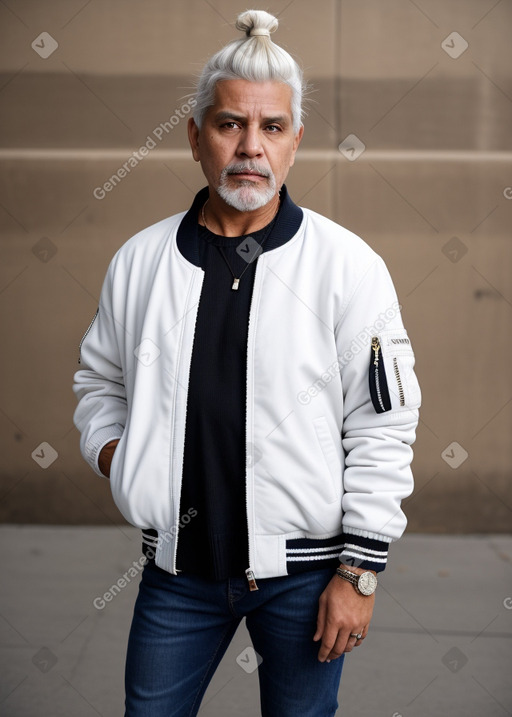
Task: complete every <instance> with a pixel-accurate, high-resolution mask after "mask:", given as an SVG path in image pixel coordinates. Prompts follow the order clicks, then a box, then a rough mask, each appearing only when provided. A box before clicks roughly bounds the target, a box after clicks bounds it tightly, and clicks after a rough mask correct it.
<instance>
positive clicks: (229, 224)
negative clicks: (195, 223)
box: [199, 190, 279, 237]
mask: <svg viewBox="0 0 512 717" xmlns="http://www.w3.org/2000/svg"><path fill="white" fill-rule="evenodd" d="M278 207H279V193H276V194H275V196H274V197H273V198H272V199H271V200H270V202H268V203H267V204H265V205H264V206H263V207H260V208H259V209H254V210H253V211H251V212H240V211H238V209H235V208H234V207H231V206H230V205H229V204H226V202H224V200H223V199H221V198H220V197H219V195H218V194H217V192H215V191H211V190H210V197H209V199H208V200H207V204H206V205H205V207H204V215H205V219H206V223H207V225H208V226H207V229H209V230H210V231H212V232H214V233H215V234H220V235H222V236H225V237H238V236H242V235H245V234H250V233H251V232H256V231H258V230H259V229H263V227H264V226H266V225H267V224H269V223H270V222H271V221H272V219H273V218H274V216H275V215H276V213H277V210H278ZM199 222H200V224H203V225H204V221H203V218H202V212H201V211H200V212H199Z"/></svg>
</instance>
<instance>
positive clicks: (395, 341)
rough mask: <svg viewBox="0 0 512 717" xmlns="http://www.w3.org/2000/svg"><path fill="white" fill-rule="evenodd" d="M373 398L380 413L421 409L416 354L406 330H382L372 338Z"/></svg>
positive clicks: (371, 391) (371, 393) (371, 373)
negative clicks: (415, 370)
mask: <svg viewBox="0 0 512 717" xmlns="http://www.w3.org/2000/svg"><path fill="white" fill-rule="evenodd" d="M370 395H371V398H372V403H373V406H374V408H375V410H376V412H377V413H383V412H384V411H401V410H413V409H417V408H419V407H420V405H421V390H420V386H419V383H418V379H417V377H416V374H415V372H414V352H413V349H412V346H411V342H410V339H409V337H408V336H407V331H406V330H405V329H390V330H387V331H382V332H381V333H380V334H379V335H377V336H374V337H373V338H372V354H371V360H370Z"/></svg>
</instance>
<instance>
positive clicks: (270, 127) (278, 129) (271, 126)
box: [265, 124, 281, 134]
mask: <svg viewBox="0 0 512 717" xmlns="http://www.w3.org/2000/svg"><path fill="white" fill-rule="evenodd" d="M265 129H266V130H268V131H269V132H270V134H275V133H276V132H281V127H279V125H277V124H269V125H267V126H266V127H265Z"/></svg>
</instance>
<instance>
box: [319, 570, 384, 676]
mask: <svg viewBox="0 0 512 717" xmlns="http://www.w3.org/2000/svg"><path fill="white" fill-rule="evenodd" d="M342 567H347V568H348V569H349V570H351V571H353V572H357V573H361V572H364V571H363V570H358V569H355V568H352V567H351V566H342ZM318 604H319V608H318V619H317V629H316V632H315V634H314V636H313V640H315V641H317V640H320V639H321V640H322V644H321V647H320V650H319V652H318V659H319V660H320V662H326V661H327V662H330V661H331V660H335V659H336V658H337V657H340V655H342V654H343V653H344V652H351V650H352V649H353V648H354V647H358V646H359V645H360V644H361V643H362V641H363V640H364V638H365V637H366V635H367V634H368V628H369V625H370V621H371V619H372V614H373V607H374V604H375V593H374V594H373V595H369V596H366V595H359V593H357V592H356V590H355V589H354V586H353V585H351V584H350V583H349V582H348V581H346V580H342V579H341V578H340V577H339V576H338V575H334V576H333V578H332V580H331V581H330V583H329V584H328V585H327V587H326V588H325V590H324V591H323V593H322V594H321V595H320V599H319V601H318ZM359 632H361V633H362V638H361V639H360V640H357V639H356V638H355V637H350V635H351V633H354V634H359Z"/></svg>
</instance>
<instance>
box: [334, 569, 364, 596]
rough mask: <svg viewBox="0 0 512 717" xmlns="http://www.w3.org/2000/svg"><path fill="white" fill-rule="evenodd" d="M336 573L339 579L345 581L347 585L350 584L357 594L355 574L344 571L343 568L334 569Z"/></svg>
mask: <svg viewBox="0 0 512 717" xmlns="http://www.w3.org/2000/svg"><path fill="white" fill-rule="evenodd" d="M336 572H337V573H338V575H339V576H340V578H342V579H343V580H347V582H349V583H352V585H353V586H354V587H355V589H356V590H357V591H358V592H359V588H358V583H359V575H357V573H351V572H350V570H346V569H345V568H336Z"/></svg>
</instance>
